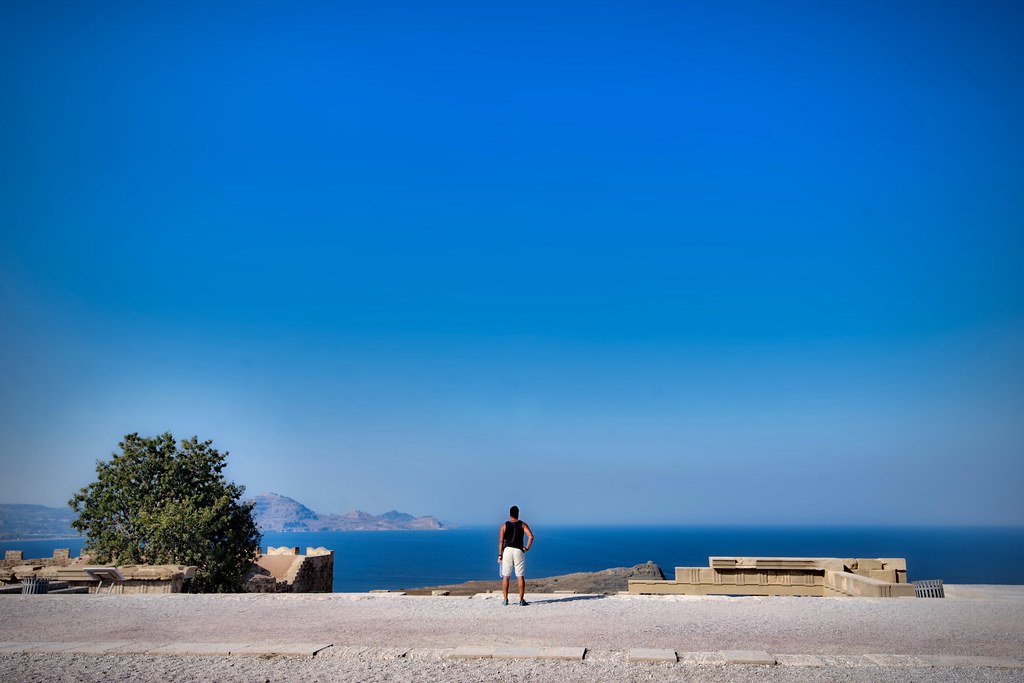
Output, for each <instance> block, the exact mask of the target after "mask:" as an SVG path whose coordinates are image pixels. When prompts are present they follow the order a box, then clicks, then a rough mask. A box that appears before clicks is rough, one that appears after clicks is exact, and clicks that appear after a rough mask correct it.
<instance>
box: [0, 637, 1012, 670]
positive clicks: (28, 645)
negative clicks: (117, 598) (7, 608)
mask: <svg viewBox="0 0 1024 683" xmlns="http://www.w3.org/2000/svg"><path fill="white" fill-rule="evenodd" d="M330 647H333V645H332V644H331V643H276V644H274V643H185V642H173V643H168V642H162V643H158V642H133V641H124V640H122V641H100V642H78V641H76V642H55V641H29V642H0V655H5V654H84V655H96V656H103V655H153V656H165V657H174V656H179V657H181V656H250V657H255V656H278V657H315V656H317V654H319V653H321V652H323V651H324V650H326V649H327V648H330ZM370 649H379V648H370ZM401 652H402V653H403V654H402V655H398V657H401V656H404V654H405V653H407V652H409V650H407V649H403V650H401ZM437 652H438V653H439V654H442V653H443V654H442V656H444V657H445V658H447V659H508V660H512V659H535V660H562V661H576V662H582V661H585V659H586V656H587V652H588V650H587V648H585V647H533V646H479V645H461V646H459V647H456V648H452V649H447V650H445V649H441V650H437ZM622 654H623V655H624V656H625V658H626V660H627V661H629V662H632V663H637V664H640V663H666V664H675V663H676V662H678V663H679V664H681V665H684V666H696V667H701V666H722V665H726V664H728V665H739V666H771V665H777V666H782V667H837V668H861V667H863V668H905V669H927V668H967V669H980V668H999V669H1024V660H1021V659H1014V658H1010V657H990V656H971V655H901V654H864V655H804V654H779V655H773V654H770V653H768V652H764V651H761V650H723V651H720V652H676V651H674V650H667V649H654V648H632V649H630V650H627V651H625V652H623V653H622Z"/></svg>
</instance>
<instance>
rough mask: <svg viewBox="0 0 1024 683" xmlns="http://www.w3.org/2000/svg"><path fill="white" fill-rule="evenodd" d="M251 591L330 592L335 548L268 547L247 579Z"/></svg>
mask: <svg viewBox="0 0 1024 683" xmlns="http://www.w3.org/2000/svg"><path fill="white" fill-rule="evenodd" d="M245 590H246V591H247V592H249V593H330V592H332V591H333V590H334V551H333V550H327V549H326V548H306V554H305V555H300V554H299V549H298V548H289V547H287V546H283V547H280V548H274V547H268V548H267V553H266V555H260V556H259V557H257V558H256V561H255V563H254V566H253V571H252V573H250V574H249V576H248V577H247V578H246V582H245Z"/></svg>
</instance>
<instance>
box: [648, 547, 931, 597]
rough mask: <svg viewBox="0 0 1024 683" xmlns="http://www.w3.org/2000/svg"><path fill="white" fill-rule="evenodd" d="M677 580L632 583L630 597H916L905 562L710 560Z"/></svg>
mask: <svg viewBox="0 0 1024 683" xmlns="http://www.w3.org/2000/svg"><path fill="white" fill-rule="evenodd" d="M708 564H709V566H707V567H676V578H675V580H665V581H656V580H651V579H631V580H630V581H629V592H630V593H634V594H638V595H644V594H671V595H806V596H851V597H870V598H901V597H910V598H912V597H914V586H913V585H912V584H910V583H907V561H906V560H905V559H903V558H874V559H868V558H845V559H844V558H836V557H711V558H709V562H708Z"/></svg>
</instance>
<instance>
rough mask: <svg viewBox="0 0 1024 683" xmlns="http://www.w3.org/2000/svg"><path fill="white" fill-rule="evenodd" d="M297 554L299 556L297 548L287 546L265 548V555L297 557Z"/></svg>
mask: <svg viewBox="0 0 1024 683" xmlns="http://www.w3.org/2000/svg"><path fill="white" fill-rule="evenodd" d="M298 554H299V549H298V547H294V548H289V547H288V546H286V545H283V546H281V547H280V548H275V547H274V546H272V545H270V546H267V555H298Z"/></svg>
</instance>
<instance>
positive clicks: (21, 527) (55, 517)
mask: <svg viewBox="0 0 1024 683" xmlns="http://www.w3.org/2000/svg"><path fill="white" fill-rule="evenodd" d="M74 519H75V513H74V512H72V510H71V508H51V507H46V506H45V505H9V504H0V539H3V540H7V539H12V540H13V539H17V540H19V541H28V540H32V539H36V538H75V537H77V536H78V535H79V534H78V532H77V531H75V530H74V529H72V528H71V522H73V521H74Z"/></svg>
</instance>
